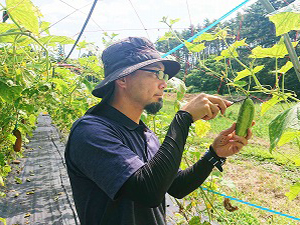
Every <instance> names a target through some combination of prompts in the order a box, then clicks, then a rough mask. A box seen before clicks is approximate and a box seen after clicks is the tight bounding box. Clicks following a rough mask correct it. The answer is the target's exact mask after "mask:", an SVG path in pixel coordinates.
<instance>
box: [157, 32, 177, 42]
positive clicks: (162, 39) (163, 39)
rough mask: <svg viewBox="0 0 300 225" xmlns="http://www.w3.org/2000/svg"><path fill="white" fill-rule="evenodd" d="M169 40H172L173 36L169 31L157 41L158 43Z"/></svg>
mask: <svg viewBox="0 0 300 225" xmlns="http://www.w3.org/2000/svg"><path fill="white" fill-rule="evenodd" d="M171 38H174V35H173V33H172V32H171V31H168V32H166V33H165V34H164V36H162V37H161V38H159V39H158V42H159V41H165V40H169V39H171Z"/></svg>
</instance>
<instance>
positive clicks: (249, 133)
mask: <svg viewBox="0 0 300 225" xmlns="http://www.w3.org/2000/svg"><path fill="white" fill-rule="evenodd" d="M252 135H253V133H252V130H251V129H250V128H249V129H248V132H247V135H246V139H247V140H249V139H250V138H251V137H252Z"/></svg>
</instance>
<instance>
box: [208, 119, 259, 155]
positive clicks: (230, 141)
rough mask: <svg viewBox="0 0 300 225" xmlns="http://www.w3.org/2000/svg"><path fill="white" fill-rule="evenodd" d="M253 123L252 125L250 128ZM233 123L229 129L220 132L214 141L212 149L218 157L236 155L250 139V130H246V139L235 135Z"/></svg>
mask: <svg viewBox="0 0 300 225" xmlns="http://www.w3.org/2000/svg"><path fill="white" fill-rule="evenodd" d="M254 124H255V123H254V122H253V123H252V126H253V125H254ZM235 125H236V124H235V123H234V124H232V126H231V127H230V128H228V129H227V130H224V131H222V132H221V133H220V134H219V135H218V136H217V137H216V139H215V140H214V142H213V144H212V147H213V149H214V150H215V152H216V154H217V155H218V156H219V157H228V156H231V155H233V154H236V153H238V152H239V151H240V150H241V149H242V148H243V147H244V146H245V145H247V144H248V140H249V139H250V138H251V137H252V131H251V129H248V133H247V136H246V137H240V136H237V135H236V134H235Z"/></svg>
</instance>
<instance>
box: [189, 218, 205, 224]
mask: <svg viewBox="0 0 300 225" xmlns="http://www.w3.org/2000/svg"><path fill="white" fill-rule="evenodd" d="M201 224H202V223H201V218H200V217H199V216H194V217H193V218H192V219H190V221H189V225H201Z"/></svg>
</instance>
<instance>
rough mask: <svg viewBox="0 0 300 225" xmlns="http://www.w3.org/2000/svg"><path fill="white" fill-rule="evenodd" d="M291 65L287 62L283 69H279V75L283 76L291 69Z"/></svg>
mask: <svg viewBox="0 0 300 225" xmlns="http://www.w3.org/2000/svg"><path fill="white" fill-rule="evenodd" d="M293 66H294V65H293V63H292V62H291V61H288V62H287V63H286V64H285V65H284V66H283V67H281V68H280V69H279V71H278V72H279V73H282V74H285V73H286V72H287V71H289V70H290V69H291V68H293Z"/></svg>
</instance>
